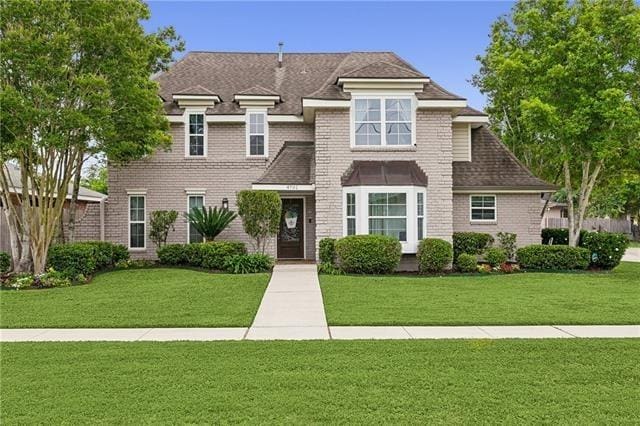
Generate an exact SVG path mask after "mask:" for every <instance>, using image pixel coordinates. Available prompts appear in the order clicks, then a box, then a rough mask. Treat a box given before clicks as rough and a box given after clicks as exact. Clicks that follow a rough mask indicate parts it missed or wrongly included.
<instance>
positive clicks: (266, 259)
mask: <svg viewBox="0 0 640 426" xmlns="http://www.w3.org/2000/svg"><path fill="white" fill-rule="evenodd" d="M273 264H274V261H273V258H272V257H271V256H267V255H266V254H261V253H253V254H234V255H232V256H228V257H226V258H225V260H224V270H225V271H226V272H229V273H231V274H256V273H258V272H269V271H270V270H271V268H273Z"/></svg>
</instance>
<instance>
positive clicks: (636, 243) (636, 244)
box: [629, 241, 640, 248]
mask: <svg viewBox="0 0 640 426" xmlns="http://www.w3.org/2000/svg"><path fill="white" fill-rule="evenodd" d="M629 247H634V248H640V241H630V242H629Z"/></svg>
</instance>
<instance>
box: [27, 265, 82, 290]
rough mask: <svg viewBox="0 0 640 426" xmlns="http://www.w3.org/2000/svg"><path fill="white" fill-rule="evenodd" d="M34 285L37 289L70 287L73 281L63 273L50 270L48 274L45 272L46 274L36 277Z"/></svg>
mask: <svg viewBox="0 0 640 426" xmlns="http://www.w3.org/2000/svg"><path fill="white" fill-rule="evenodd" d="M74 278H75V277H74ZM33 285H34V286H35V287H42V288H53V287H69V286H70V285H71V280H70V279H69V277H66V276H65V275H64V274H63V273H62V272H58V271H56V270H55V269H53V268H49V270H47V272H45V273H44V274H41V275H36V276H35V277H34V279H33Z"/></svg>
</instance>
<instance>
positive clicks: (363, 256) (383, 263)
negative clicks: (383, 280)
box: [335, 235, 402, 274]
mask: <svg viewBox="0 0 640 426" xmlns="http://www.w3.org/2000/svg"><path fill="white" fill-rule="evenodd" d="M335 248H336V255H337V258H338V263H339V264H340V267H341V268H342V269H343V270H344V271H345V272H350V273H355V274H387V273H390V272H393V271H394V270H395V269H396V268H397V267H398V265H399V264H400V258H401V257H402V246H401V245H400V241H398V240H397V239H395V238H393V237H388V236H385V235H350V236H348V237H344V238H341V239H339V240H337V241H336V243H335Z"/></svg>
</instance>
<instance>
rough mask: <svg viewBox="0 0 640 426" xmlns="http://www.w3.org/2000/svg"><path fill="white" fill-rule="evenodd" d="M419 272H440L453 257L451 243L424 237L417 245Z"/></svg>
mask: <svg viewBox="0 0 640 426" xmlns="http://www.w3.org/2000/svg"><path fill="white" fill-rule="evenodd" d="M417 257H418V267H419V269H420V272H442V271H444V270H445V268H446V267H447V266H448V265H449V264H450V263H451V260H452V259H453V249H452V248H451V244H450V243H448V242H447V241H445V240H440V239H438V238H425V239H424V240H422V241H420V245H419V246H418V254H417Z"/></svg>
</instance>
